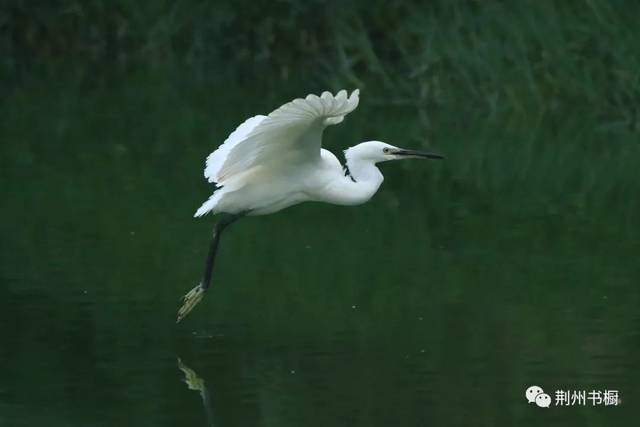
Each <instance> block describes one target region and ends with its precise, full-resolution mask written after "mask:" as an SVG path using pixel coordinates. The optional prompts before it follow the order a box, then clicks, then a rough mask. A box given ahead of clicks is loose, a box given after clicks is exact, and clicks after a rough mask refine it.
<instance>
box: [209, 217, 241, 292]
mask: <svg viewBox="0 0 640 427" xmlns="http://www.w3.org/2000/svg"><path fill="white" fill-rule="evenodd" d="M240 217H242V215H241V214H239V215H229V216H227V217H224V218H222V219H221V220H220V221H218V223H217V224H216V225H214V226H213V233H212V235H211V243H210V244H209V253H208V254H207V261H206V263H205V265H204V275H203V276H202V280H201V281H200V287H201V288H202V289H203V290H205V291H206V290H207V289H209V285H210V284H211V273H212V272H213V265H214V263H215V260H216V252H217V251H218V244H219V243H220V236H222V232H223V231H224V229H225V228H227V227H228V226H230V225H231V224H232V223H234V222H235V221H237V220H238V219H239V218H240Z"/></svg>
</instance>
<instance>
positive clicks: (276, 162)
mask: <svg viewBox="0 0 640 427" xmlns="http://www.w3.org/2000/svg"><path fill="white" fill-rule="evenodd" d="M358 96H359V92H358V90H354V91H353V92H352V93H351V96H349V97H347V92H346V91H344V90H342V91H340V92H338V94H337V95H335V96H334V95H332V94H331V93H329V92H324V93H323V94H322V95H321V96H316V95H309V96H307V97H306V98H305V99H295V100H293V101H291V102H289V103H287V104H284V105H283V106H281V107H280V108H278V109H276V110H275V111H273V112H272V113H270V114H269V115H268V116H254V117H251V118H250V119H248V120H246V121H245V122H244V123H242V124H241V125H240V126H239V127H238V128H237V129H236V130H235V131H234V132H233V133H232V134H231V135H229V137H228V138H227V139H226V141H225V142H224V143H223V144H222V145H221V146H220V147H219V148H218V149H217V150H215V151H214V152H213V153H211V154H210V155H209V157H207V162H206V167H205V170H204V176H205V178H207V180H208V181H209V182H211V183H214V184H215V185H216V187H217V189H216V190H215V192H214V193H213V194H212V195H211V197H210V198H209V199H208V200H207V201H206V202H204V204H203V205H202V206H200V208H199V209H198V210H197V211H196V213H195V216H203V215H205V214H207V213H209V212H211V213H214V214H215V213H226V214H231V216H233V217H234V218H237V217H239V216H240V215H264V214H269V213H273V212H277V211H279V210H282V209H284V208H286V207H289V206H292V205H295V204H298V203H301V202H305V201H312V200H313V201H320V202H327V203H333V204H337V205H358V204H361V203H364V202H366V201H367V200H369V199H370V198H371V197H372V196H373V195H374V194H375V193H376V191H378V188H379V187H380V184H382V181H383V180H384V177H383V176H382V173H381V172H380V170H379V169H378V168H377V167H376V163H379V162H383V161H386V160H394V159H401V158H412V157H421V158H442V156H440V155H437V154H432V153H421V152H417V151H413V150H406V149H401V148H398V147H394V146H393V145H389V144H386V143H384V142H380V141H367V142H363V143H361V144H358V145H356V146H354V147H351V148H349V149H348V150H346V151H345V159H346V164H345V166H344V167H343V166H342V165H341V164H340V161H339V160H338V159H337V158H336V156H334V155H333V154H332V153H331V152H330V151H328V150H325V149H322V147H321V145H322V133H323V131H324V129H325V128H326V127H327V126H330V125H335V124H338V123H340V122H342V120H343V119H344V117H345V116H346V115H347V114H349V113H350V112H352V111H353V110H355V109H356V107H357V106H358V102H359V98H358ZM232 221H233V220H232ZM229 223H230V222H226V223H222V224H219V225H218V226H216V228H214V233H213V237H212V244H211V248H210V251H209V256H208V258H207V264H206V268H205V275H204V279H203V280H202V281H201V283H200V285H199V286H196V288H194V289H193V290H192V291H191V292H189V293H188V294H187V296H186V297H185V303H184V305H183V307H182V308H181V310H180V312H179V314H178V320H180V319H182V318H183V317H184V316H186V314H187V313H189V311H190V310H191V309H192V308H193V306H195V304H197V302H198V301H200V299H201V298H202V295H203V293H204V291H205V290H206V289H207V287H208V283H209V281H210V276H211V269H212V266H213V260H214V258H215V253H216V248H217V246H218V240H219V238H220V234H221V233H222V230H223V229H224V227H226V226H227V225H228V224H229Z"/></svg>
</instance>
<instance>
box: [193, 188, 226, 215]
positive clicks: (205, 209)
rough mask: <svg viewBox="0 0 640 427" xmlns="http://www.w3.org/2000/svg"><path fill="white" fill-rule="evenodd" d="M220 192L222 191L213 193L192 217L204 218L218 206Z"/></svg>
mask: <svg viewBox="0 0 640 427" xmlns="http://www.w3.org/2000/svg"><path fill="white" fill-rule="evenodd" d="M221 191H222V189H219V190H218V191H216V192H215V193H213V194H212V195H211V197H209V199H208V200H207V201H206V202H204V203H203V204H202V206H200V207H199V208H198V210H197V211H196V213H195V214H194V215H193V216H194V217H199V216H204V215H206V214H208V213H209V212H211V211H212V210H213V209H214V208H215V207H216V205H217V204H218V200H220V197H221V196H222V193H221Z"/></svg>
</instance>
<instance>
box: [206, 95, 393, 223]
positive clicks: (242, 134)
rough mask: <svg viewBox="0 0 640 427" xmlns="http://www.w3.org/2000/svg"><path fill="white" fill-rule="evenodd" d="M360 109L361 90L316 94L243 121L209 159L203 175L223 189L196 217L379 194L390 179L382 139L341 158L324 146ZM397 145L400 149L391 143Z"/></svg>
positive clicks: (259, 212) (265, 211)
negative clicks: (335, 127)
mask: <svg viewBox="0 0 640 427" xmlns="http://www.w3.org/2000/svg"><path fill="white" fill-rule="evenodd" d="M357 106H358V91H357V90H355V91H354V92H353V93H352V94H351V96H350V97H349V98H347V94H346V91H341V92H339V93H338V94H337V95H336V96H333V95H331V94H330V93H329V92H325V93H323V94H322V96H320V97H318V96H315V95H309V96H307V97H306V99H296V100H294V101H292V102H289V103H287V104H285V105H283V106H282V107H280V108H278V109H277V110H275V111H274V112H272V113H271V114H269V115H268V116H255V117H252V118H250V119H248V120H247V121H245V122H244V123H243V124H241V125H240V126H239V127H238V128H237V129H236V130H235V131H234V132H233V133H232V134H231V135H230V136H229V138H227V140H226V141H225V142H224V143H223V144H222V145H221V146H220V148H218V149H217V150H216V151H214V152H213V153H211V154H210V155H209V157H208V158H207V165H206V168H205V172H204V175H205V177H206V178H207V179H208V180H209V182H213V183H216V185H218V186H219V187H221V188H219V189H218V190H217V191H216V192H215V193H214V194H213V195H212V196H211V197H210V198H209V200H207V201H206V202H205V203H204V204H203V205H202V206H201V207H200V208H199V209H198V211H197V212H196V214H195V216H202V215H205V214H206V213H208V212H213V213H219V212H224V213H241V212H246V213H247V214H248V215H264V214H269V213H273V212H277V211H279V210H281V209H284V208H286V207H289V206H291V205H294V204H297V203H300V202H304V201H311V200H314V201H321V202H327V203H333V204H338V205H357V204H361V203H364V202H366V201H367V200H369V199H370V198H371V196H373V195H374V194H375V192H376V191H377V190H378V187H379V186H380V184H381V183H382V181H383V176H382V174H381V173H380V171H379V170H378V168H376V167H375V163H376V162H378V161H383V160H390V159H391V158H392V156H384V155H383V151H382V149H383V148H384V147H392V146H391V145H388V144H384V143H382V142H378V141H370V142H365V143H363V144H360V145H359V146H356V147H353V148H351V149H349V150H347V151H346V153H345V156H346V159H347V167H348V170H349V171H350V173H351V176H347V175H345V173H344V168H343V166H342V165H341V164H340V161H339V160H338V159H337V158H336V156H334V155H333V153H331V152H330V151H328V150H325V149H322V148H321V143H322V132H323V130H324V129H325V128H326V127H327V126H329V125H332V124H337V123H340V122H341V121H342V120H343V118H344V116H346V115H347V114H349V113H350V112H351V111H353V110H354V109H355V108H356V107H357ZM392 148H395V147H392Z"/></svg>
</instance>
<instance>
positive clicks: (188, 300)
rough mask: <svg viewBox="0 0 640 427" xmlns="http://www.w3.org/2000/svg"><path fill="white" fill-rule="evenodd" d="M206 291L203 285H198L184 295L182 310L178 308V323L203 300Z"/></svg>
mask: <svg viewBox="0 0 640 427" xmlns="http://www.w3.org/2000/svg"><path fill="white" fill-rule="evenodd" d="M204 292H205V289H204V288H203V287H202V286H200V285H198V286H196V287H195V288H193V289H191V290H190V291H189V293H187V294H186V295H185V296H184V302H183V303H182V307H180V310H178V319H177V320H176V323H180V321H181V320H182V319H184V318H185V317H187V314H189V313H191V310H193V307H195V306H196V304H198V303H199V302H200V301H202V298H203V297H204Z"/></svg>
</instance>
